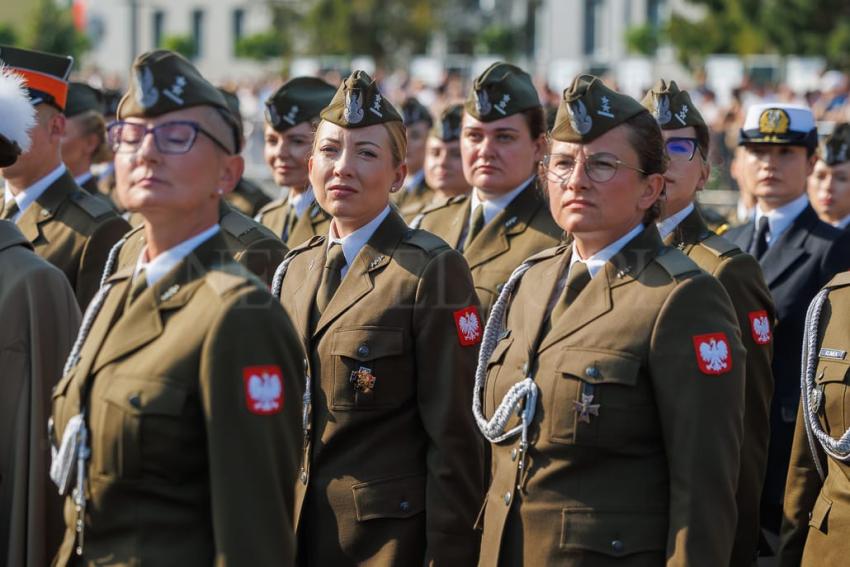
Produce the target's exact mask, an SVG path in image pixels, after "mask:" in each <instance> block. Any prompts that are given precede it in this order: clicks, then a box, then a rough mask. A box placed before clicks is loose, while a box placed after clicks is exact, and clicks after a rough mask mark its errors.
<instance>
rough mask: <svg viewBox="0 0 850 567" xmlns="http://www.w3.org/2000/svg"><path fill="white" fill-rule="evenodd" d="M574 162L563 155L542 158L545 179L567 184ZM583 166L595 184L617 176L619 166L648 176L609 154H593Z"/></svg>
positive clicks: (569, 157) (637, 168) (573, 159)
mask: <svg viewBox="0 0 850 567" xmlns="http://www.w3.org/2000/svg"><path fill="white" fill-rule="evenodd" d="M576 161H577V160H576V159H575V158H574V157H572V156H568V155H564V154H550V155H546V156H544V157H543V169H544V174H545V177H546V179H548V180H549V181H553V182H555V183H560V184H562V185H563V184H565V183H567V181H569V179H570V176H571V175H572V174H573V170H574V169H575V167H576ZM583 165H584V172H585V173H586V174H587V176H588V177H589V178H590V179H591V180H593V181H595V182H597V183H605V182H606V181H610V180H611V179H612V178H613V177H614V175H616V174H617V168H618V167H620V166H623V167H625V168H628V169H633V170H635V171H637V172H640V173H643V174H644V175H648V174H647V172H645V171H644V170H642V169H641V168H639V167H635V166H633V165H629V164H627V163H625V162H623V161H621V160H619V159H617V156H615V155H614V154H609V153H599V154H593V155H592V156H589V157H587V158H586V159H585V160H584V161H583Z"/></svg>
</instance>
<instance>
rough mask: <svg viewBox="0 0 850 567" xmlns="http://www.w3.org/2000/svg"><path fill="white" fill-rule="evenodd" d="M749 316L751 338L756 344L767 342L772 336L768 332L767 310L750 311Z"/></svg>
mask: <svg viewBox="0 0 850 567" xmlns="http://www.w3.org/2000/svg"><path fill="white" fill-rule="evenodd" d="M749 317H750V331H752V333H753V340H754V341H755V342H756V344H757V345H766V344H768V343H769V342H770V340H771V339H772V338H773V336H772V333H771V332H770V319H769V318H768V316H767V311H751V312H750V313H749Z"/></svg>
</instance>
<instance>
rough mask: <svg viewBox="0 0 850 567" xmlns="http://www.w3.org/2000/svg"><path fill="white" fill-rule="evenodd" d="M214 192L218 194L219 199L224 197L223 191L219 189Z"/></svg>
mask: <svg viewBox="0 0 850 567" xmlns="http://www.w3.org/2000/svg"><path fill="white" fill-rule="evenodd" d="M215 192H216V193H218V195H219V197H220V196H222V195H224V191H223V190H221V189H216V190H215Z"/></svg>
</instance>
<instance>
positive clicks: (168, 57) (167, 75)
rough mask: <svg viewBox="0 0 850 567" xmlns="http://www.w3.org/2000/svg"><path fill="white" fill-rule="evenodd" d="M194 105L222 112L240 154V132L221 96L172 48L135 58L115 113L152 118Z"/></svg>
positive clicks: (122, 117) (122, 116)
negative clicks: (123, 93)
mask: <svg viewBox="0 0 850 567" xmlns="http://www.w3.org/2000/svg"><path fill="white" fill-rule="evenodd" d="M194 106H212V107H213V108H217V109H219V110H220V111H222V112H221V116H222V117H223V118H224V119H225V120H226V121H227V122H228V123H229V125H230V127H231V129H232V130H233V140H232V142H233V147H234V152H233V153H239V150H240V149H241V146H242V132H241V130H240V129H239V125H238V124H237V123H236V121H235V120H234V117H233V115H232V114H231V112H230V109H229V108H228V106H227V101H226V100H225V98H224V95H223V94H221V92H220V91H219V90H218V89H217V88H215V87H214V86H213V85H212V84H211V83H210V82H209V81H207V80H206V79H205V78H204V77H203V76H202V75H201V73H200V72H199V71H198V70H197V69H196V68H195V66H194V65H192V63H190V62H189V61H188V60H187V59H186V58H185V57H183V56H182V55H179V54H177V53H174V52H173V51H168V50H165V49H157V50H154V51H148V52H147V53H143V54H141V55H139V56H138V57H136V60H135V61H133V68H132V80H131V81H130V88H129V90H128V91H127V93H126V94H125V95H124V97H123V98H122V99H121V102H120V103H118V111H117V113H116V115H117V117H118V119H119V120H123V119H124V118H127V117H129V116H137V117H143V118H154V117H156V116H161V115H163V114H167V113H169V112H175V111H177V110H183V109H186V108H191V107H194ZM222 142H224V143H227V142H228V140H222Z"/></svg>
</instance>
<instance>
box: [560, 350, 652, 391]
mask: <svg viewBox="0 0 850 567" xmlns="http://www.w3.org/2000/svg"><path fill="white" fill-rule="evenodd" d="M557 368H558V371H559V372H561V373H563V374H570V375H572V376H575V377H576V378H579V379H581V380H583V381H585V382H590V383H591V384H605V383H614V384H626V385H629V386H634V385H635V384H636V383H637V376H638V372H639V371H640V360H638V358H637V357H635V356H633V355H631V354H628V353H623V352H612V351H598V350H586V349H573V348H570V349H567V350H566V351H565V352H564V354H562V355H561V359H560V360H559V361H558V365H557Z"/></svg>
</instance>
